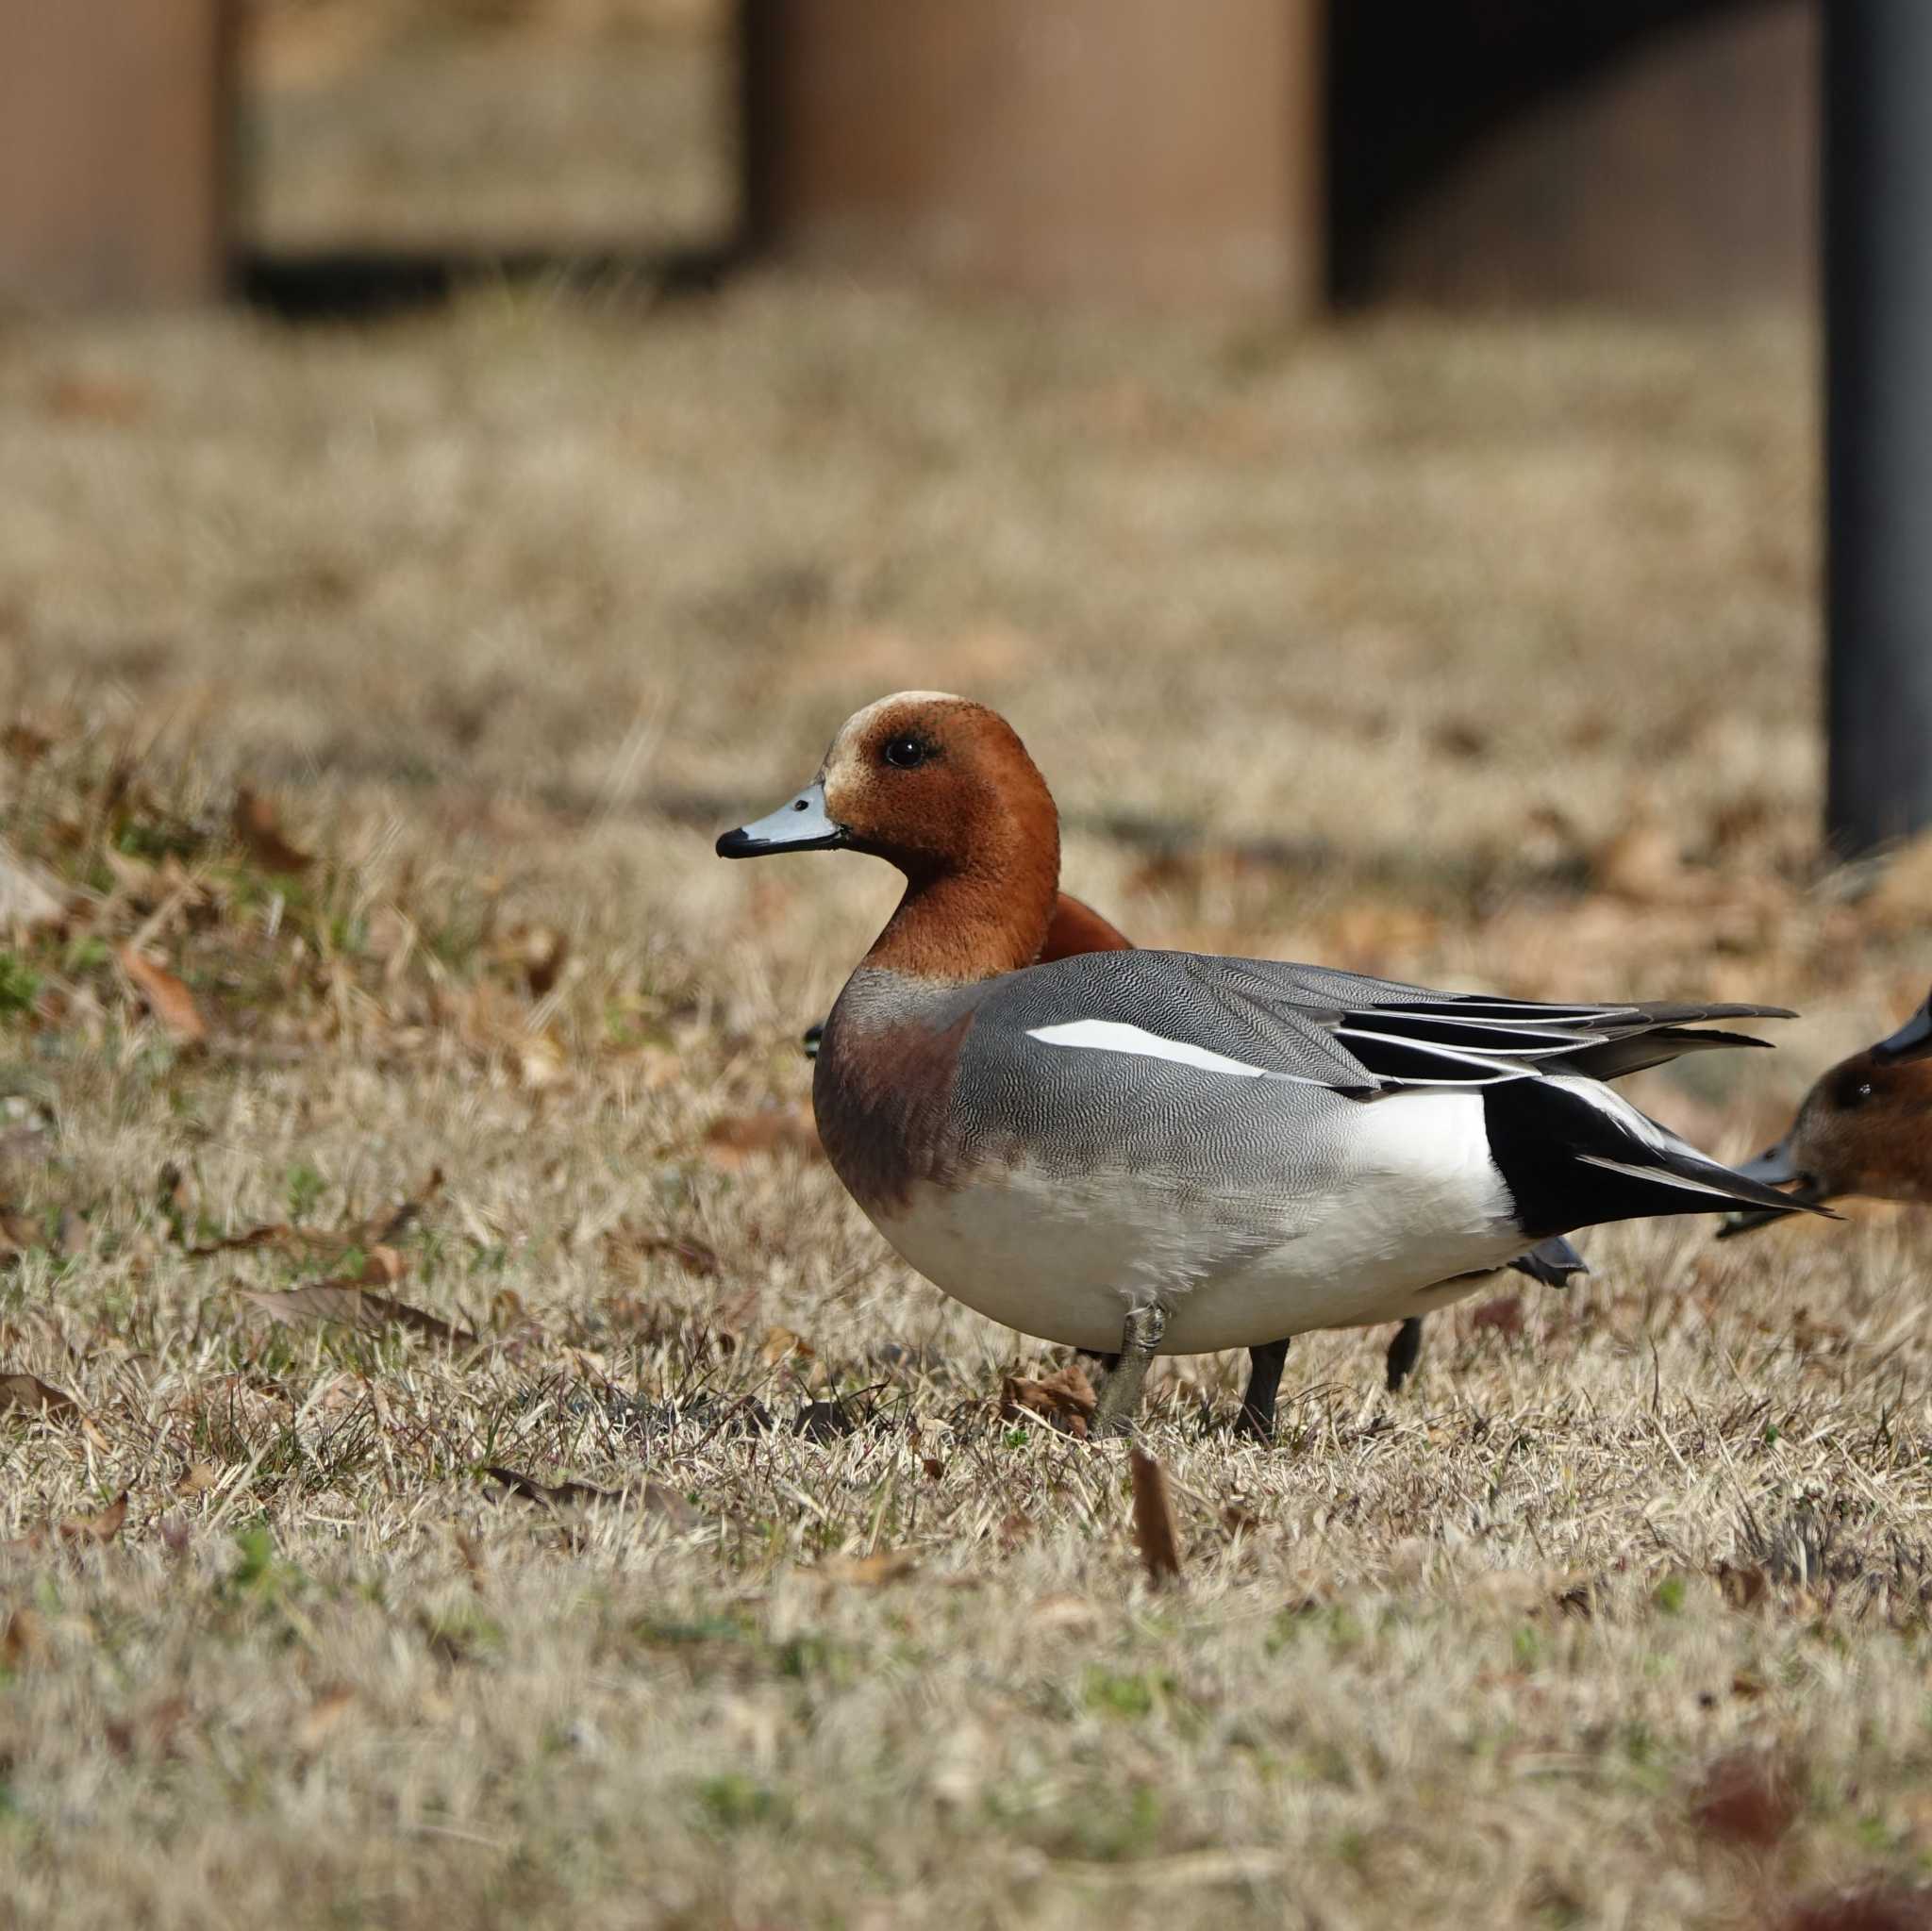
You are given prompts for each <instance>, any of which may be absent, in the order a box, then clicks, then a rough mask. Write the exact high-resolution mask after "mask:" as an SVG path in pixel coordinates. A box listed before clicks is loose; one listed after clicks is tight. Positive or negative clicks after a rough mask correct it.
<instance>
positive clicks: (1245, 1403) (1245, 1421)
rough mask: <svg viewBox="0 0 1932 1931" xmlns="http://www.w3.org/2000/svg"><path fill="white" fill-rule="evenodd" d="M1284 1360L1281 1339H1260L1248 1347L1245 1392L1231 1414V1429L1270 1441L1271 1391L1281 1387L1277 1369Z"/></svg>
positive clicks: (1285, 1359) (1285, 1352)
mask: <svg viewBox="0 0 1932 1931" xmlns="http://www.w3.org/2000/svg"><path fill="white" fill-rule="evenodd" d="M1287 1360H1288V1343H1287V1342H1286V1341H1285V1340H1279V1341H1264V1342H1263V1343H1262V1344H1261V1345H1260V1346H1259V1347H1258V1348H1250V1349H1249V1350H1248V1391H1247V1393H1245V1394H1244V1395H1242V1396H1241V1413H1240V1414H1239V1415H1237V1416H1236V1417H1235V1422H1234V1432H1235V1433H1236V1434H1237V1435H1246V1436H1248V1437H1249V1438H1250V1439H1251V1440H1256V1441H1273V1440H1274V1394H1275V1390H1277V1389H1278V1388H1280V1386H1281V1371H1282V1368H1283V1366H1284V1365H1285V1364H1286V1362H1287Z"/></svg>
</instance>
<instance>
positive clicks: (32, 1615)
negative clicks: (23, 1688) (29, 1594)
mask: <svg viewBox="0 0 1932 1931" xmlns="http://www.w3.org/2000/svg"><path fill="white" fill-rule="evenodd" d="M52 1651H53V1644H52V1643H50V1642H49V1641H48V1640H47V1625H46V1624H45V1623H42V1621H41V1618H40V1613H39V1611H37V1610H34V1609H29V1608H28V1607H26V1606H25V1604H23V1605H22V1606H20V1607H19V1608H17V1609H16V1610H14V1612H13V1613H12V1614H11V1615H10V1616H8V1619H7V1628H6V1631H5V1633H4V1634H0V1669H7V1670H19V1669H20V1668H21V1667H22V1666H23V1665H24V1664H26V1663H39V1662H44V1661H45V1660H46V1658H47V1656H49V1655H51V1654H52Z"/></svg>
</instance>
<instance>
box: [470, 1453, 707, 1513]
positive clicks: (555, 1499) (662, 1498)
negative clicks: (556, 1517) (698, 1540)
mask: <svg viewBox="0 0 1932 1931" xmlns="http://www.w3.org/2000/svg"><path fill="white" fill-rule="evenodd" d="M483 1473H485V1474H486V1475H488V1476H489V1477H490V1479H491V1481H492V1482H496V1483H499V1484H501V1485H502V1486H503V1487H504V1488H506V1489H508V1490H509V1491H510V1493H511V1494H512V1495H521V1496H522V1497H523V1498H524V1499H525V1501H526V1502H541V1503H545V1504H547V1505H548V1506H549V1507H553V1508H568V1507H579V1506H581V1505H583V1504H586V1503H591V1502H623V1501H625V1500H626V1499H628V1498H630V1496H631V1495H632V1494H633V1492H634V1491H632V1490H627V1489H594V1488H592V1487H591V1484H590V1483H589V1482H558V1483H555V1484H552V1483H548V1482H540V1481H538V1480H537V1478H536V1477H535V1476H534V1475H525V1474H523V1473H520V1472H519V1471H518V1470H516V1469H507V1468H503V1467H501V1466H498V1465H495V1464H491V1466H489V1467H487V1468H485V1469H484V1471H483ZM637 1499H638V1500H639V1501H640V1502H641V1506H642V1511H643V1513H644V1514H646V1515H655V1516H658V1517H660V1518H661V1519H662V1520H664V1521H666V1522H669V1523H675V1525H676V1526H677V1527H679V1528H689V1527H690V1526H691V1523H694V1522H696V1521H697V1519H698V1515H697V1510H696V1509H694V1508H693V1507H691V1504H690V1503H689V1502H687V1501H686V1500H685V1499H684V1497H683V1496H682V1495H680V1494H678V1493H677V1491H676V1490H674V1489H667V1488H665V1486H664V1485H663V1484H662V1483H661V1482H646V1483H645V1484H644V1486H643V1489H642V1490H641V1493H640V1494H638V1496H637Z"/></svg>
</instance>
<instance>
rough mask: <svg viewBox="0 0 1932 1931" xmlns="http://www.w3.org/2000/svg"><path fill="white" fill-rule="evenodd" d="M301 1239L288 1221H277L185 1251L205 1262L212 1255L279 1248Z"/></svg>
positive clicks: (203, 1243) (227, 1235) (204, 1242)
mask: <svg viewBox="0 0 1932 1931" xmlns="http://www.w3.org/2000/svg"><path fill="white" fill-rule="evenodd" d="M300 1238H301V1237H300V1236H299V1235H298V1234H297V1233H296V1232H295V1229H294V1228H293V1227H291V1225H290V1224H288V1222H287V1221H275V1222H274V1223H273V1224H270V1225H268V1226H265V1227H247V1228H244V1229H243V1230H242V1232H241V1233H239V1234H225V1235H223V1236H222V1238H221V1239H220V1240H204V1241H203V1242H202V1243H201V1244H200V1245H199V1246H198V1247H190V1248H187V1249H185V1250H184V1251H185V1252H186V1253H187V1254H188V1255H189V1256H190V1257H192V1258H193V1259H196V1260H205V1259H207V1258H208V1256H209V1255H210V1254H236V1253H242V1252H245V1251H246V1250H247V1249H249V1248H251V1247H279V1246H281V1245H283V1244H284V1243H285V1242H288V1241H293V1240H299V1239H300Z"/></svg>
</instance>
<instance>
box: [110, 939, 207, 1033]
mask: <svg viewBox="0 0 1932 1931" xmlns="http://www.w3.org/2000/svg"><path fill="white" fill-rule="evenodd" d="M115 957H117V958H118V959H120V961H121V970H122V971H123V972H125V974H127V976H128V979H129V980H130V981H131V982H132V984H133V986H134V989H135V990H136V991H138V992H139V993H140V994H141V996H142V998H143V999H144V1000H146V1001H147V1006H148V1010H149V1011H150V1012H152V1013H153V1014H154V1016H155V1017H156V1019H158V1021H159V1022H160V1024H161V1028H162V1030H163V1031H164V1032H166V1033H167V1034H168V1036H169V1037H170V1038H171V1039H173V1040H175V1041H176V1043H177V1044H180V1045H183V1046H198V1045H201V1044H203V1043H205V1042H206V1040H207V1039H208V1025H207V1024H206V1022H205V1021H204V1020H203V1019H202V1016H201V1014H200V1013H199V1012H198V1011H197V1010H196V1009H195V1005H194V995H193V993H192V992H191V991H189V990H188V988H187V987H186V986H184V985H183V984H182V983H181V981H180V980H179V979H177V978H176V977H175V974H173V973H171V972H169V971H167V970H166V968H164V967H162V966H158V965H156V964H155V963H154V961H153V960H152V959H149V958H145V957H142V954H141V953H139V952H137V951H136V950H135V948H134V947H133V946H131V945H124V946H122V947H121V949H120V951H119V952H118V953H116V954H115Z"/></svg>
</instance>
